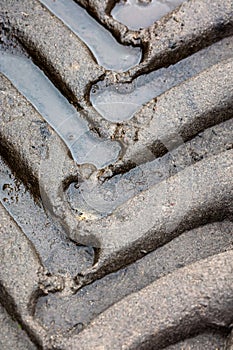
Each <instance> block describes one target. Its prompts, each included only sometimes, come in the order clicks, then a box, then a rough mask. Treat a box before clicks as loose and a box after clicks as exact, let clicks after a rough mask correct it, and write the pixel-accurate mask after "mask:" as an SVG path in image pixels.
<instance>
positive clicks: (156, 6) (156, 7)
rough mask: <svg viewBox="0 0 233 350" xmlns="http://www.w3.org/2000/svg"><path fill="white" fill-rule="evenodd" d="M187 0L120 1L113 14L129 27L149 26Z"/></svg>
mask: <svg viewBox="0 0 233 350" xmlns="http://www.w3.org/2000/svg"><path fill="white" fill-rule="evenodd" d="M184 1H185V0H148V1H143V0H127V1H126V2H125V1H120V2H119V3H117V4H116V5H115V7H114V8H113V10H112V12H111V15H112V17H113V18H115V19H116V20H117V21H119V22H121V23H123V24H125V25H126V26H127V27H128V28H129V29H132V30H139V29H140V28H147V27H149V26H150V25H151V24H153V23H154V22H155V21H157V20H158V19H160V18H161V17H163V16H164V15H166V14H167V13H169V12H171V11H172V10H174V9H175V8H176V7H177V6H179V5H180V4H182V3H183V2H184Z"/></svg>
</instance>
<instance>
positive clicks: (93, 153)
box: [0, 52, 121, 169]
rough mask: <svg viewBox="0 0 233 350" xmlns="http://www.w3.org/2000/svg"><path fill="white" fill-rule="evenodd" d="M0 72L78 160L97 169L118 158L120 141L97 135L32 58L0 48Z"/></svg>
mask: <svg viewBox="0 0 233 350" xmlns="http://www.w3.org/2000/svg"><path fill="white" fill-rule="evenodd" d="M0 72H1V73H2V74H4V75H5V76H6V77H7V78H8V79H9V80H10V81H11V82H12V84H13V85H14V86H15V87H16V88H17V89H18V90H19V91H20V92H21V93H22V94H23V95H24V96H25V97H26V98H27V100H28V101H29V102H30V103H31V104H32V105H33V106H34V107H35V109H36V110H37V111H38V112H39V113H40V114H41V115H42V117H43V118H44V119H45V120H46V121H47V122H48V123H49V124H50V125H51V126H52V128H53V129H54V130H55V131H56V132H57V133H58V134H59V135H60V137H61V138H62V139H63V141H64V142H65V144H66V145H67V147H68V148H69V150H70V152H71V154H72V156H73V158H74V160H75V161H76V162H77V164H85V163H88V164H93V165H94V166H96V167H97V168H98V169H100V168H104V167H105V166H107V165H109V164H112V163H114V162H115V161H116V160H117V159H118V156H119V153H120V151H121V146H120V144H119V143H118V142H112V141H110V140H101V139H100V138H98V137H96V136H95V135H94V134H93V133H92V132H91V131H90V130H89V127H88V124H87V122H86V121H84V120H83V119H82V118H81V116H80V113H78V112H77V110H76V109H75V108H74V107H73V106H72V105H71V104H70V103H69V102H68V101H67V100H66V98H65V97H64V96H63V95H62V94H61V93H60V92H59V90H58V89H57V88H55V86H54V85H53V84H52V83H51V82H50V80H49V79H48V78H47V77H46V75H45V74H44V73H43V72H42V71H41V70H40V69H39V68H38V67H37V66H36V65H35V64H34V63H33V62H32V61H31V60H29V59H27V58H24V57H20V56H15V55H13V54H8V53H5V52H0Z"/></svg>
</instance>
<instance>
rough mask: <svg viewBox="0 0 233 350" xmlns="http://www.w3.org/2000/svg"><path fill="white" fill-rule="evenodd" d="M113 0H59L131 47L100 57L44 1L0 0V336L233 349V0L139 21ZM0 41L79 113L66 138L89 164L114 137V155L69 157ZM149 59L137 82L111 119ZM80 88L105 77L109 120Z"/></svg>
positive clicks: (33, 343)
mask: <svg viewBox="0 0 233 350" xmlns="http://www.w3.org/2000/svg"><path fill="white" fill-rule="evenodd" d="M57 1H58V0H57ZM47 2H49V1H47ZM115 3H116V1H113V0H104V1H100V0H76V1H75V3H74V4H73V3H72V4H73V5H72V6H80V5H81V6H82V7H84V8H85V9H86V10H87V12H88V13H89V14H90V15H91V16H92V20H93V21H96V22H95V23H94V25H95V26H96V25H97V26H99V28H100V31H101V30H102V29H101V28H102V27H101V26H104V27H105V29H107V30H108V31H109V33H111V34H112V35H113V36H114V38H116V40H118V43H119V45H131V46H136V47H137V50H138V49H139V48H140V50H141V51H142V59H141V62H139V63H138V64H136V65H135V66H134V67H132V68H130V69H129V70H128V71H126V72H119V71H118V72H115V71H114V70H113V71H112V70H107V69H105V68H104V67H103V66H101V65H100V64H98V63H97V61H98V60H97V59H96V57H95V56H94V54H93V52H92V48H91V47H90V48H88V46H87V44H85V43H84V42H83V41H82V40H81V39H80V38H79V37H78V35H76V34H75V33H74V31H73V30H72V26H70V25H66V24H65V22H64V21H63V20H62V18H60V19H59V18H57V17H56V16H55V15H54V13H52V12H50V11H49V9H48V8H47V7H46V6H45V5H43V4H42V1H40V0H22V1H17V0H0V9H1V13H0V30H1V31H0V50H1V52H0V53H1V54H0V96H1V99H0V111H1V113H0V218H1V220H0V246H1V249H0V263H1V269H0V303H1V308H0V325H1V329H2V332H1V334H0V348H1V349H4V350H8V349H12V350H17V349H36V348H38V349H45V350H52V349H54V350H55V349H56V350H62V349H64V350H65V349H67V350H68V349H69V350H70V349H74V350H76V349H77V350H81V349H99V350H100V349H101V350H103V349H106V350H107V349H110V350H113V349H117V350H118V349H124V350H132V349H140V350H141V349H145V350H146V349H153V350H160V349H167V350H181V349H184V350H189V349H193V350H205V349H206V350H207V349H208V350H217V349H218V350H232V346H233V345H232V344H233V343H232V324H233V265H232V262H233V255H232V249H233V223H232V220H233V215H232V214H233V212H232V207H233V206H232V199H233V182H232V174H233V162H232V159H233V153H232V152H233V151H232V148H233V147H232V145H233V131H232V129H233V119H232V117H233V104H232V101H233V84H232V83H233V81H232V79H233V78H232V76H233V75H232V72H233V56H232V54H231V52H232V50H231V47H232V45H233V36H232V35H233V4H232V1H231V0H224V1H220V0H214V1H209V0H208V1H203V0H189V1H184V2H183V4H181V5H180V6H179V7H177V8H176V9H175V10H174V11H172V12H170V13H168V14H167V15H165V16H164V17H162V18H161V19H159V20H158V21H156V22H155V23H154V24H152V25H151V26H150V27H148V28H144V29H140V30H138V31H132V30H129V29H128V28H127V27H126V26H125V25H124V24H122V23H119V22H118V21H116V20H115V19H114V18H113V17H112V16H111V11H112V9H113V8H114V6H115ZM143 3H144V4H143V6H147V5H146V3H147V2H146V1H144V2H143ZM122 6H123V5H122ZM82 30H83V29H82ZM84 30H86V34H87V37H88V35H89V36H91V39H93V40H94V37H95V35H94V34H93V33H92V32H90V31H88V27H87V28H84ZM106 44H107V43H106ZM110 48H111V46H110ZM204 48H207V49H206V50H207V51H205V52H207V53H208V52H211V54H210V55H209V60H208V64H207V65H206V64H204V54H202V52H204V51H201V50H203V49H204ZM223 48H225V49H224V52H222V53H221V50H222V51H223ZM98 49H101V48H98ZM208 50H209V51H208ZM100 51H101V50H100ZM195 53H196V56H195V55H194V54H195ZM6 54H8V55H13V56H14V57H21V58H24V59H25V62H31V61H32V62H33V64H34V65H35V66H37V67H39V68H40V70H41V73H40V74H45V75H46V76H47V78H48V79H49V81H50V82H51V83H52V84H53V85H54V88H56V89H58V91H59V93H61V94H62V98H61V101H62V102H61V105H62V106H70V107H71V106H72V108H75V109H76V110H75V113H76V112H77V115H78V116H79V117H80V118H81V119H82V120H83V122H84V123H86V124H85V125H86V129H85V130H86V131H85V132H84V133H79V134H78V135H79V136H78V137H76V139H74V140H73V142H74V143H73V144H72V140H71V139H70V140H71V141H70V143H69V145H70V144H72V146H73V147H75V145H78V147H76V152H77V154H79V153H80V154H85V151H86V152H87V158H86V159H91V157H89V153H88V152H92V154H97V155H98V157H99V159H100V161H98V162H99V163H98V164H103V163H104V162H102V163H101V159H104V157H105V156H106V154H107V152H109V148H110V147H108V146H105V145H112V144H113V143H117V144H118V145H119V149H120V151H119V153H118V158H117V160H116V161H112V163H111V164H110V165H108V166H101V167H100V169H97V168H96V167H95V166H94V165H93V163H92V164H81V162H80V163H79V162H78V161H77V162H75V160H74V159H73V157H72V154H71V148H70V147H69V145H68V144H67V143H66V138H63V140H62V139H61V138H60V136H59V129H56V128H54V127H53V125H51V124H49V123H48V122H47V120H48V115H47V110H46V108H45V109H43V108H40V107H41V105H43V102H44V101H43V98H47V102H46V103H47V105H46V106H49V107H50V106H51V110H52V109H53V107H56V106H52V99H50V98H49V96H46V94H43V93H42V94H41V96H42V99H39V97H38V95H37V94H36V92H35V91H38V89H40V86H39V83H38V82H37V81H32V82H30V84H32V88H31V89H23V88H21V89H20V88H17V82H15V81H14V79H13V78H9V77H8V78H7V76H6V75H4V72H3V63H2V62H3V60H2V61H1V57H3V55H6ZM95 54H96V53H95ZM109 54H110V57H111V49H110V50H109ZM13 56H9V57H13ZM187 57H188V60H189V62H190V65H189V66H187V65H186V63H184V62H186V61H182V60H184V59H185V58H187ZM205 60H206V58H205ZM4 64H5V63H4ZM14 68H15V67H14ZM166 68H167V69H166ZM8 69H9V70H11V69H12V68H11V67H10V66H9V67H8ZM12 71H13V70H12ZM149 72H152V73H150V74H148V73H149ZM160 72H162V73H161V74H160ZM164 72H165V73H164ZM170 72H173V73H174V72H175V78H174V80H172V79H173V78H172V76H171V73H170ZM173 73H172V74H173ZM12 74H13V73H12ZM23 74H25V75H27V74H28V72H27V70H25V71H24V72H23ZM151 74H152V75H153V79H154V80H153V84H154V85H153V84H152V85H151V90H152V91H150V97H149V98H148V99H147V100H145V101H146V102H140V103H139V104H138V105H137V109H136V111H135V113H133V114H132V116H131V117H129V118H128V120H124V121H121V120H123V119H121V113H122V115H123V113H125V110H124V107H125V108H126V105H125V101H131V100H130V98H131V97H130V94H131V93H134V94H135V96H136V97H135V98H136V100H135V101H137V93H138V92H137V91H139V90H137V88H138V87H139V86H140V88H141V87H142V88H144V87H145V86H146V84H147V83H148V82H151ZM15 79H16V78H15ZM17 79H18V78H17ZM29 79H30V77H29ZM169 79H170V80H169ZM33 84H35V89H34V88H33ZM103 86H104V89H103V91H102V90H101V89H102V87H103ZM157 86H159V88H158V89H157ZM105 89H106V90H105ZM153 89H155V92H154V94H153ZM100 90H101V91H100ZM93 91H94V94H95V93H96V95H98V94H99V95H98V96H100V98H99V100H98V101H99V102H98V103H100V104H101V103H105V102H106V101H105V100H104V98H105V95H104V94H105V91H110V92H111V93H112V91H114V93H115V92H116V93H118V95H119V98H118V99H119V100H117V103H121V106H120V107H119V108H118V107H117V105H114V106H113V105H112V106H111V94H110V95H109V96H110V97H109V101H108V100H107V103H109V111H110V113H115V115H116V116H117V118H118V114H119V119H117V120H119V122H114V121H112V122H111V121H110V120H107V119H106V116H105V115H104V113H103V115H101V109H98V108H97V107H96V108H97V109H98V111H97V110H96V109H95V104H94V103H93V104H92V98H91V96H92V94H93ZM140 91H141V90H140ZM143 91H146V89H145V90H143ZM156 91H159V92H157V93H156ZM101 93H103V95H102V96H103V100H101ZM145 93H146V92H145ZM121 96H122V99H121ZM151 96H152V98H151ZM139 97H140V96H139V95H138V100H140V99H139ZM40 98H41V97H40ZM127 99H128V100H127ZM32 101H34V103H33V102H32ZM38 101H39V102H38ZM113 102H114V101H113V100H112V103H113ZM38 103H39V104H38ZM49 103H50V104H49ZM59 103H60V102H59ZM38 106H39V107H38ZM64 108H65V107H64ZM113 109H114V110H113ZM54 111H55V112H54V116H53V117H54V118H55V119H56V118H57V119H58V120H60V119H59V118H61V117H62V116H60V115H59V110H58V109H56V108H54ZM121 111H122V112H121ZM71 119H72V118H71ZM71 119H69V118H67V120H65V121H64V125H65V126H66V127H67V130H68V131H69V133H72V132H73V133H74V132H75V131H74V129H75V127H74V125H73V124H72V123H71ZM69 133H68V134H67V135H66V137H67V138H68V137H69V136H70V134H69ZM87 134H88V137H90V135H91V137H93V138H95V139H98V142H99V143H100V144H101V145H102V152H99V153H98V152H97V151H96V149H94V148H95V147H93V149H89V148H87V147H85V140H88V138H87ZM104 142H105V143H104ZM95 152H96V153H95ZM93 157H94V158H95V156H93V155H92V159H93ZM96 157H97V156H96ZM77 159H78V158H77ZM96 161H97V158H96ZM94 163H95V162H94Z"/></svg>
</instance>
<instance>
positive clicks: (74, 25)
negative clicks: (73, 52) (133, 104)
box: [40, 0, 142, 72]
mask: <svg viewBox="0 0 233 350" xmlns="http://www.w3.org/2000/svg"><path fill="white" fill-rule="evenodd" d="M40 2H41V3H42V4H43V5H45V6H46V7H47V8H48V9H49V10H50V11H51V12H52V13H53V14H54V15H55V16H56V17H58V18H59V19H60V20H61V21H62V22H63V23H64V24H65V25H66V26H67V27H69V28H70V29H71V30H72V32H73V33H74V34H75V35H77V36H78V37H79V38H80V39H81V40H82V41H83V42H84V43H85V44H86V45H87V46H88V48H89V49H90V50H91V52H92V53H93V55H94V57H95V58H96V61H97V62H98V63H99V64H100V65H101V66H103V67H104V68H106V69H108V70H113V71H118V72H124V71H127V70H128V69H129V68H131V67H134V66H135V65H137V64H138V63H139V62H140V60H141V57H142V53H141V49H140V48H138V47H133V46H125V45H122V44H120V43H118V42H117V41H116V39H115V38H114V37H113V36H112V34H111V33H110V32H109V31H108V30H107V29H105V28H104V27H103V26H102V25H100V24H99V23H98V22H97V21H96V20H94V18H92V17H91V16H90V15H89V14H88V13H87V11H86V10H84V9H83V8H82V7H81V6H79V5H78V4H76V3H75V2H74V1H73V0H40ZM77 54H78V53H77Z"/></svg>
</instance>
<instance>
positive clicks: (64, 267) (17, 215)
mask: <svg viewBox="0 0 233 350" xmlns="http://www.w3.org/2000/svg"><path fill="white" fill-rule="evenodd" d="M0 202H1V203H2V205H3V206H4V207H5V208H6V210H7V211H8V212H9V213H10V215H11V216H12V217H13V218H14V220H15V221H16V222H17V224H18V225H19V227H20V228H21V229H22V231H23V232H24V234H25V235H26V236H27V238H28V239H29V240H30V241H31V242H32V243H33V245H34V247H35V249H36V251H37V253H38V254H39V256H40V258H41V261H42V263H43V265H44V266H45V268H47V269H48V270H49V272H50V273H55V274H56V273H59V274H67V273H68V274H70V275H71V276H76V275H77V273H79V272H80V271H83V270H84V269H86V268H88V267H91V266H92V263H93V259H94V251H93V249H92V248H90V247H82V246H77V245H76V244H75V243H73V242H71V241H70V240H69V239H68V238H67V237H66V236H65V235H63V234H62V232H61V231H59V230H58V229H57V228H55V226H54V225H53V223H52V221H51V220H50V219H49V218H48V217H47V216H46V214H45V212H44V210H43V209H42V207H40V206H39V205H38V204H36V203H35V202H34V199H33V198H32V196H31V194H30V193H29V192H28V191H27V190H26V188H25V187H24V185H23V184H22V183H21V182H20V181H18V180H17V179H16V178H15V177H14V175H13V174H12V172H11V171H10V169H9V167H8V166H7V165H6V164H5V163H4V162H3V161H2V159H1V158H0Z"/></svg>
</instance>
